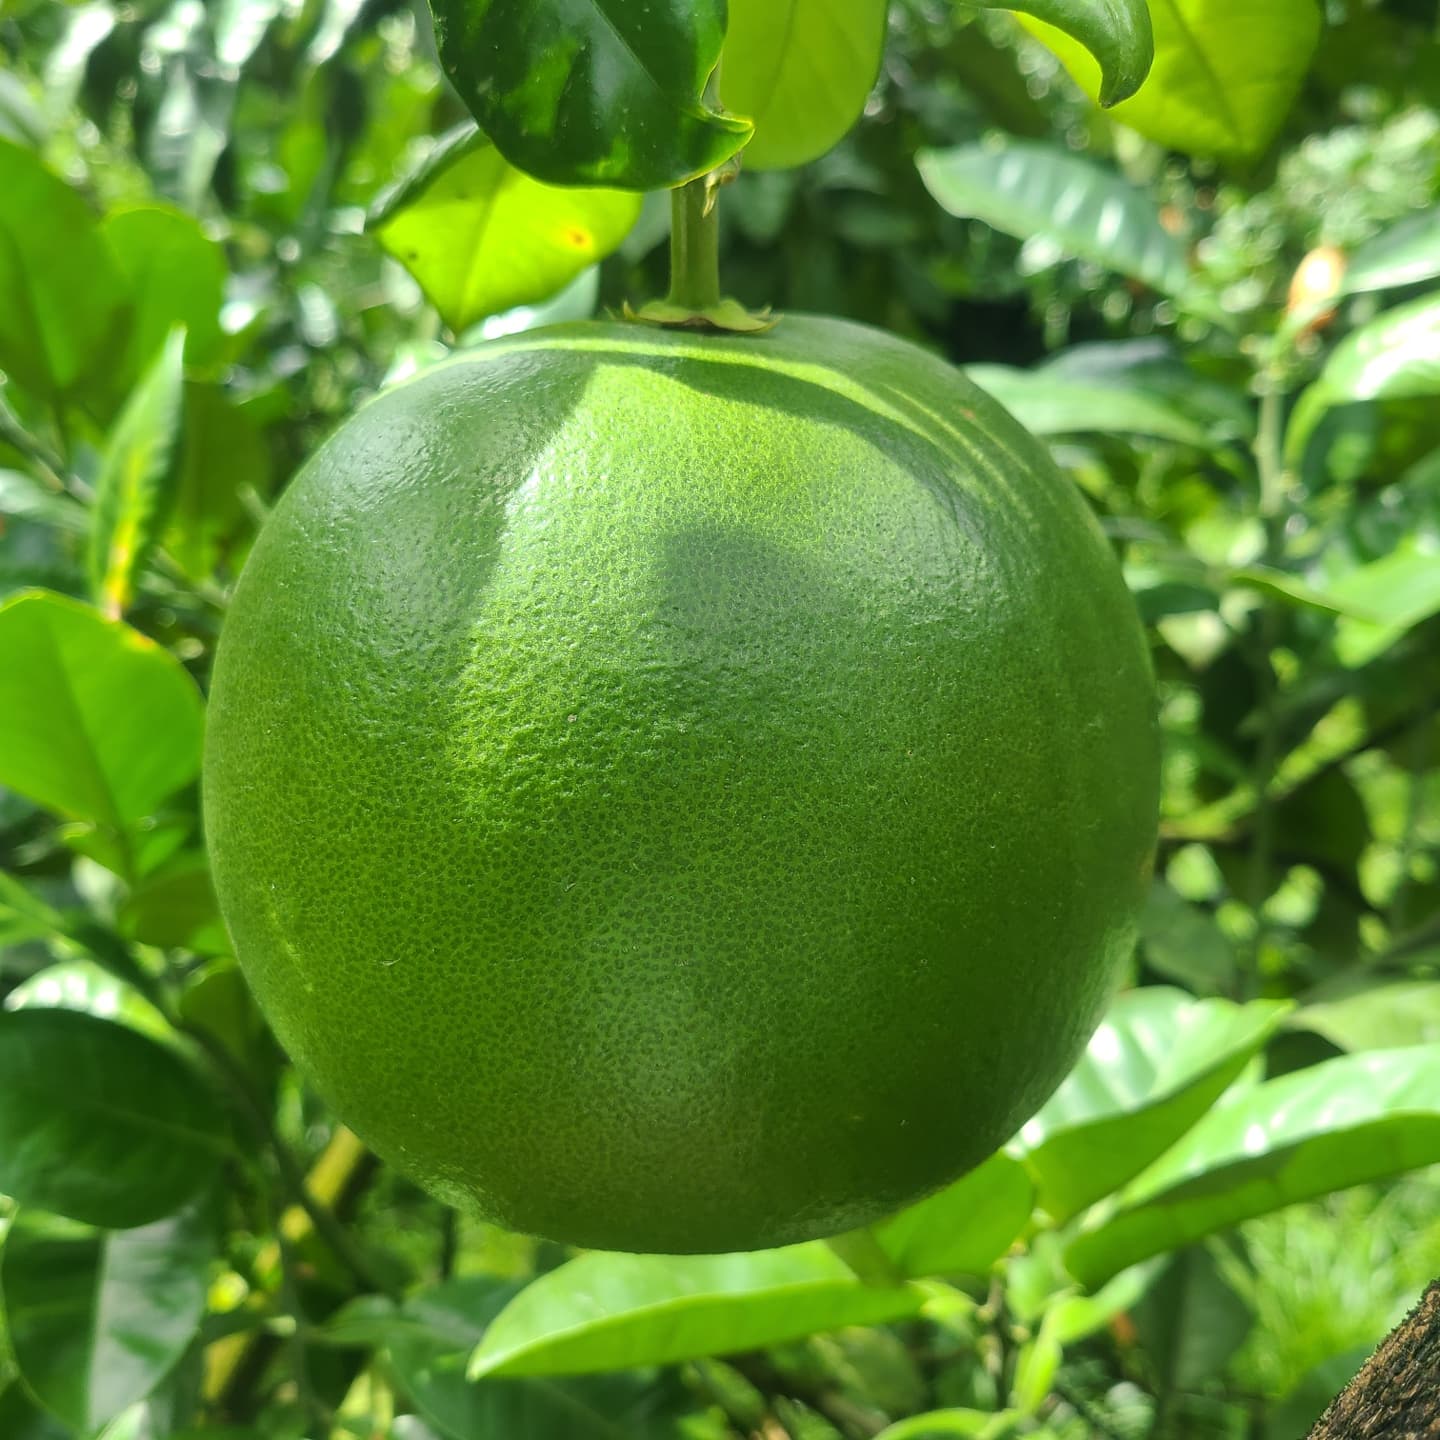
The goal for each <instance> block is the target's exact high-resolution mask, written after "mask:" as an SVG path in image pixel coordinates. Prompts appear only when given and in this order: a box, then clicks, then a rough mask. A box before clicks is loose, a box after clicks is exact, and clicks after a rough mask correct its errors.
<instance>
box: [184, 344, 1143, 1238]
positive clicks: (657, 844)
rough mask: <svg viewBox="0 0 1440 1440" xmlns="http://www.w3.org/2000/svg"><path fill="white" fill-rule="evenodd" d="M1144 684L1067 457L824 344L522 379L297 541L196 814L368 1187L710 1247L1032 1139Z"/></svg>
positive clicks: (546, 355)
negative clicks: (388, 1183)
mask: <svg viewBox="0 0 1440 1440" xmlns="http://www.w3.org/2000/svg"><path fill="white" fill-rule="evenodd" d="M1156 791H1157V739H1156V730H1155V724H1154V716H1153V696H1152V684H1151V676H1150V671H1149V665H1148V657H1147V653H1146V647H1145V642H1144V638H1143V635H1142V632H1141V630H1140V626H1139V623H1138V621H1137V619H1136V615H1135V612H1134V609H1133V607H1132V604H1131V601H1130V597H1129V595H1128V594H1127V592H1126V589H1125V586H1124V584H1123V582H1122V579H1121V576H1120V573H1119V570H1118V567H1117V566H1116V564H1115V561H1114V559H1113V557H1112V555H1111V554H1110V552H1109V550H1108V547H1107V546H1106V543H1105V541H1104V539H1103V538H1102V536H1101V534H1100V531H1099V529H1098V527H1097V526H1096V524H1095V523H1094V521H1093V519H1092V518H1091V516H1090V515H1089V513H1088V511H1087V509H1086V507H1085V505H1084V503H1083V501H1082V500H1081V499H1080V497H1079V496H1078V494H1077V493H1076V492H1075V491H1074V489H1073V488H1072V486H1071V485H1070V484H1069V483H1068V482H1067V481H1066V480H1065V479H1064V478H1063V477H1062V476H1061V475H1060V473H1059V472H1058V471H1057V470H1056V468H1055V466H1054V465H1053V464H1052V462H1051V461H1050V459H1049V458H1048V456H1047V455H1046V454H1045V452H1044V451H1043V450H1042V449H1041V447H1040V445H1039V444H1038V443H1037V442H1036V441H1035V440H1034V439H1033V438H1032V437H1031V436H1029V435H1028V434H1026V433H1025V431H1023V430H1022V429H1021V428H1020V426H1019V425H1017V424H1016V422H1015V421H1014V420H1013V419H1011V418H1010V416H1009V415H1007V414H1006V413H1005V412H1004V411H1003V410H1002V409H1001V408H1000V407H999V406H998V405H997V404H996V403H995V402H994V401H993V400H991V399H989V398H988V397H987V396H986V395H984V394H983V393H981V392H980V391H979V390H977V389H976V388H975V387H974V386H972V385H971V384H969V383H968V382H967V381H966V380H965V379H964V378H963V377H961V376H960V375H958V374H957V373H956V372H955V371H954V370H952V369H950V368H949V367H948V366H946V365H944V364H942V363H941V362H939V361H937V360H935V359H932V358H930V357H929V356H927V355H925V354H923V353H922V352H921V351H919V350H917V349H915V348H914V347H912V346H910V345H907V344H904V343H902V342H900V341H897V340H894V339H891V338H888V337H886V336H884V335H881V334H879V333H876V332H873V331H870V330H866V329H862V328H859V327H857V326H853V325H848V324H842V323H840V322H836V321H828V320H815V319H801V318H797V317H793V316H792V317H790V318H787V319H785V320H784V321H783V322H782V323H781V324H780V325H779V327H778V328H777V329H775V330H774V331H773V332H771V333H769V334H766V335H763V336H758V337H755V336H750V337H743V338H720V337H714V336H705V335H694V334H682V333H677V332H665V331H658V330H651V329H644V328H641V327H637V326H627V325H618V324H617V325H601V324H591V325H577V326H569V327H564V328H560V329H554V330H548V331H542V332H538V333H535V334H531V335H525V336H520V337H517V338H515V339H512V340H506V341H502V342H498V343H495V344H492V345H489V346H486V347H484V348H482V349H480V350H478V351H475V352H473V353H470V354H467V355H464V356H461V357H458V358H456V359H455V360H453V361H451V362H447V363H445V364H443V365H441V366H439V367H437V368H435V369H433V370H430V371H427V372H426V373H424V374H422V375H421V376H419V377H418V378H417V379H415V380H413V381H411V382H409V383H407V384H405V385H403V386H401V387H399V388H397V389H394V390H391V391H390V392H388V393H387V394H384V395H382V396H381V397H380V398H379V399H377V400H375V401H374V402H372V403H371V404H369V405H368V406H366V407H365V408H364V409H363V410H362V411H361V412H360V413H359V414H357V415H356V416H355V417H354V419H352V420H350V421H349V422H348V423H347V424H345V425H344V426H342V427H341V428H340V430H339V431H338V432H337V433H336V434H335V435H334V436H333V437H332V438H331V439H330V440H329V441H328V442H327V443H326V444H325V445H324V446H322V447H321V449H320V450H319V452H318V453H317V454H316V455H315V457H314V458H313V459H312V460H311V461H310V463H309V464H308V465H307V466H306V467H305V468H304V470H303V471H302V472H301V473H300V475H299V476H298V478H297V479H296V481H295V482H294V484H293V485H292V486H291V487H290V489H289V491H288V493H287V494H286V495H285V497H284V499H283V500H282V501H281V503H280V505H279V506H278V507H277V509H276V511H275V514H274V516H273V517H272V518H271V520H270V521H269V523H268V524H267V525H266V527H265V529H264V532H263V533H262V535H261V537H260V539H259V541H258V542H257V544H256V546H255V549H254V551H253V553H252V555H251V558H250V561H249V563H248V565H247V566H246V569H245V573H244V576H243V578H242V580H241V582H240V585H239V587H238V589H237V591H236V594H235V598H234V604H233V606H232V608H231V611H230V614H229V618H228V621H227V623H226V627H225V633H224V638H223V640H222V643H221V645H220V650H219V655H218V658H217V661H216V668H215V677H214V694H213V705H212V710H211V719H210V727H209V735H208V742H207V757H206V771H205V803H206V813H207V823H208V829H209V837H210V844H211V848H212V851H213V856H214V865H215V875H216V881H217V885H218V888H219V894H220V898H221V902H222V905H223V908H224V913H225V916H226V919H227V921H228V922H229V926H230V929H231V933H232V935H233V938H234V941H235V945H236V947H237V950H238V953H239V957H240V959H241V962H242V963H243V965H244V968H245V971H246V974H247V975H248V977H249V979H250V982H251V984H252V985H253V987H254V990H255V992H256V994H257V996H258V997H259V1000H260V1003H261V1005H262V1006H263V1008H264V1009H265V1011H266V1013H267V1014H268V1015H269V1017H270V1019H271V1021H272V1022H273V1024H274V1027H275V1030H276V1032H277V1034H278V1035H279V1037H280V1039H281V1041H282V1042H283V1043H284V1045H285V1046H286V1047H287V1049H288V1050H289V1052H290V1054H291V1055H292V1057H293V1058H294V1060H295V1062H296V1064H297V1065H298V1066H299V1067H300V1068H301V1070H302V1071H303V1072H304V1073H305V1074H307V1075H308V1076H309V1077H310V1078H311V1079H312V1080H313V1081H314V1083H315V1084H316V1085H317V1086H318V1088H319V1089H320V1090H321V1092H322V1093H323V1094H324V1095H325V1096H326V1097H327V1098H328V1099H329V1100H330V1102H331V1103H332V1104H333V1105H334V1107H335V1109H336V1111H337V1112H338V1113H339V1115H340V1116H341V1118H343V1119H344V1120H345V1121H346V1122H347V1123H348V1124H350V1125H351V1126H353V1127H354V1128H355V1130H357V1131H358V1132H359V1134H360V1135H361V1136H362V1137H363V1138H364V1139H365V1140H366V1141H367V1142H369V1143H370V1144H371V1145H373V1146H374V1147H375V1148H376V1150H378V1151H379V1153H380V1154H381V1155H382V1156H385V1157H387V1158H388V1159H390V1160H391V1161H393V1162H394V1163H395V1164H396V1165H397V1166H399V1167H400V1168H402V1169H403V1170H405V1171H407V1172H409V1173H410V1174H412V1175H413V1176H415V1177H416V1178H417V1179H418V1180H420V1181H421V1182H422V1183H424V1184H425V1185H426V1186H428V1187H429V1188H430V1189H431V1190H432V1191H433V1192H434V1193H435V1194H437V1195H439V1196H441V1197H443V1198H444V1199H446V1200H450V1201H453V1202H455V1203H457V1204H465V1205H468V1206H469V1207H470V1208H472V1209H474V1210H477V1211H478V1212H479V1213H480V1214H483V1215H485V1216H487V1217H489V1218H491V1219H493V1220H495V1221H498V1222H500V1223H502V1224H504V1225H507V1226H510V1227H512V1228H515V1229H519V1230H525V1231H530V1232H534V1233H539V1234H542V1235H547V1236H551V1237H553V1238H555V1239H558V1240H564V1241H570V1242H574V1243H577V1244H582V1245H588V1246H599V1247H606V1248H614V1249H636V1250H654V1251H670V1252H682V1251H721V1250H732V1249H745V1248H753V1247H763V1246H772V1245H781V1244H784V1243H787V1242H790V1241H796V1240H801V1239H804V1238H808V1237H812V1236H816V1235H823V1234H827V1233H833V1232H837V1231H841V1230H845V1229H848V1228H850V1227H852V1226H856V1225H860V1224H862V1223H865V1222H868V1221H870V1220H873V1219H875V1218H877V1217H878V1216H880V1215H883V1214H885V1213H886V1212H888V1211H890V1210H893V1209H895V1208H896V1207H898V1206H901V1205H903V1204H905V1203H906V1202H908V1201H911V1200H914V1199H916V1198H918V1197H919V1196H921V1195H923V1194H925V1193H926V1192H927V1191H930V1190H933V1189H935V1188H936V1187H938V1186H940V1185H942V1184H944V1183H945V1182H947V1181H949V1180H950V1179H952V1178H953V1177H955V1176H956V1175H958V1174H960V1173H962V1172H963V1171H965V1170H966V1169H968V1168H970V1167H971V1166H973V1165H975V1164H976V1163H978V1162H979V1161H980V1160H981V1159H983V1158H984V1157H985V1156H987V1155H988V1154H990V1153H991V1152H992V1151H993V1150H994V1149H995V1148H996V1146H997V1145H999V1144H1001V1143H1002V1142H1004V1141H1005V1140H1006V1139H1008V1138H1009V1136H1010V1135H1011V1134H1012V1133H1013V1132H1014V1130H1015V1129H1016V1127H1017V1126H1018V1125H1019V1124H1020V1123H1021V1122H1022V1121H1023V1120H1025V1119H1026V1118H1027V1116H1029V1115H1030V1114H1031V1113H1032V1112H1033V1111H1034V1110H1035V1109H1036V1108H1037V1107H1038V1106H1039V1105H1040V1104H1041V1102H1043V1101H1044V1099H1045V1098H1046V1096H1047V1095H1048V1094H1049V1093H1050V1091H1051V1090H1052V1089H1053V1087H1054V1086H1055V1085H1056V1084H1057V1083H1058V1082H1059V1080H1060V1079H1061V1078H1062V1077H1063V1076H1064V1074H1065V1072H1066V1071H1067V1069H1068V1068H1069V1067H1070V1065H1071V1064H1072V1062H1073V1061H1074V1060H1075V1058H1076V1056H1077V1055H1078V1053H1079V1051H1080V1049H1081V1048H1082V1046H1083V1045H1084V1042H1085V1040H1086V1038H1087V1036H1088V1035H1089V1034H1090V1032H1091V1030H1092V1029H1093V1027H1094V1025H1095V1023H1096V1021H1097V1019H1098V1017H1099V1014H1100V1012H1101V1009H1102V1007H1103V1006H1104V1004H1105V1002H1106V1000H1107V998H1108V993H1109V990H1110V987H1111V985H1112V981H1113V978H1114V975H1115V971H1116V967H1117V966H1118V965H1119V964H1120V963H1121V962H1122V961H1123V960H1124V958H1125V956H1126V953H1127V951H1128V949H1129V947H1130V945H1131V942H1132V927H1133V922H1134V919H1135V915H1136V911H1137V908H1138V906H1139V904H1140V901H1141V897H1142V895H1143V894H1144V892H1145V888H1146V883H1147V872H1148V867H1149V858H1150V851H1151V846H1152V843H1153V840H1154V833H1155V822H1156Z"/></svg>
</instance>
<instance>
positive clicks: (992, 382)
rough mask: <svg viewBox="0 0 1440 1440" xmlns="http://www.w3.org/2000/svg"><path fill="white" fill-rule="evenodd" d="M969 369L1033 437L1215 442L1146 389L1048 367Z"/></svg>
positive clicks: (984, 366)
mask: <svg viewBox="0 0 1440 1440" xmlns="http://www.w3.org/2000/svg"><path fill="white" fill-rule="evenodd" d="M965 373H966V374H967V375H968V376H969V377H970V378H971V379H972V380H973V381H974V382H975V383H976V384H977V385H978V386H979V387H980V388H981V389H982V390H986V391H988V392H989V393H990V394H991V395H993V396H994V397H995V398H996V399H997V400H998V401H999V402H1000V403H1001V404H1002V405H1003V406H1004V407H1005V408H1006V409H1007V410H1008V411H1009V412H1010V413H1011V414H1012V415H1013V416H1014V417H1015V418H1016V419H1017V420H1018V421H1019V422H1020V423H1021V424H1022V425H1023V426H1024V427H1025V428H1026V429H1027V430H1028V431H1030V433H1031V434H1032V435H1070V434H1077V433H1084V432H1091V431H1098V432H1110V433H1115V432H1119V433H1127V434H1131V435H1151V436H1154V437H1155V438H1156V439H1159V440H1175V441H1178V442H1179V443H1180V444H1182V445H1194V446H1198V447H1200V448H1202V449H1203V448H1206V447H1208V446H1209V444H1210V436H1209V434H1208V433H1207V431H1206V430H1205V427H1204V426H1203V425H1199V424H1197V423H1196V422H1195V421H1194V420H1192V419H1190V417H1189V416H1187V415H1183V414H1181V412H1180V411H1179V410H1177V409H1175V408H1174V407H1173V406H1171V405H1169V404H1167V403H1166V402H1165V401H1164V400H1162V399H1160V398H1159V397H1158V396H1155V395H1147V394H1146V393H1145V392H1144V391H1143V390H1125V389H1122V388H1121V387H1119V386H1117V385H1097V384H1091V383H1087V382H1086V381H1084V380H1073V379H1071V378H1069V377H1068V376H1065V375H1057V374H1054V373H1053V372H1051V371H1050V370H1049V369H1047V368H1041V369H1038V370H1018V369H1015V368H1014V367H1013V366H1010V365H967V366H966V367H965Z"/></svg>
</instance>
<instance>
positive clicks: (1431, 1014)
mask: <svg viewBox="0 0 1440 1440" xmlns="http://www.w3.org/2000/svg"><path fill="white" fill-rule="evenodd" d="M1290 1025H1291V1028H1293V1029H1296V1030H1311V1031H1314V1033H1315V1034H1316V1035H1323V1036H1324V1037H1325V1039H1327V1040H1328V1041H1329V1042H1330V1043H1331V1044H1332V1045H1335V1046H1338V1047H1339V1048H1340V1049H1341V1050H1395V1049H1400V1048H1403V1047H1405V1046H1409V1045H1433V1044H1436V1043H1437V1042H1440V981H1436V980H1381V981H1372V982H1370V983H1369V984H1367V985H1365V987H1364V988H1363V989H1358V990H1353V991H1352V993H1350V994H1346V995H1341V996H1337V997H1336V998H1334V999H1327V1000H1312V1001H1311V1002H1310V1003H1309V1004H1308V1005H1305V1006H1302V1007H1301V1008H1300V1009H1299V1010H1297V1011H1296V1012H1295V1013H1294V1014H1293V1015H1292V1016H1291V1017H1290Z"/></svg>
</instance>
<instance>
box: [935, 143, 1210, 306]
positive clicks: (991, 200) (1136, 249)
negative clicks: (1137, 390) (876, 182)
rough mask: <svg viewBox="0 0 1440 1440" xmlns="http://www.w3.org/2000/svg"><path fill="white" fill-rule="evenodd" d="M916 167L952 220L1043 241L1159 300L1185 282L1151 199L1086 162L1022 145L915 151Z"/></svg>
mask: <svg viewBox="0 0 1440 1440" xmlns="http://www.w3.org/2000/svg"><path fill="white" fill-rule="evenodd" d="M915 159H916V164H917V165H918V166H919V167H920V178H921V179H922V180H923V181H924V182H925V187H926V189H928V190H929V191H930V193H931V195H933V196H934V197H935V199H936V201H937V202H938V203H939V204H940V206H941V207H942V208H943V209H944V210H946V211H948V212H949V213H950V214H951V215H958V216H963V217H973V218H974V219H977V220H983V221H985V223H986V224H987V225H993V226H994V227H995V228H996V229H997V230H1003V231H1005V233H1006V234H1008V235H1015V236H1018V237H1019V238H1020V239H1022V240H1025V239H1029V238H1030V237H1031V236H1034V235H1045V236H1047V237H1049V238H1050V239H1051V240H1053V242H1054V243H1055V244H1056V245H1057V246H1059V247H1060V248H1061V249H1063V250H1065V251H1067V252H1069V253H1070V254H1072V255H1078V256H1080V257H1081V258H1082V259H1086V260H1093V261H1094V262H1095V263H1096V264H1098V265H1104V266H1106V267H1107V268H1108V269H1111V270H1116V271H1119V273H1120V274H1122V275H1129V276H1130V277H1132V278H1133V279H1136V280H1140V281H1142V282H1143V283H1145V284H1146V285H1149V286H1150V287H1151V288H1152V289H1155V290H1158V291H1160V292H1161V293H1162V294H1165V295H1178V294H1179V293H1181V292H1182V291H1183V290H1184V289H1185V288H1186V286H1187V284H1188V282H1189V273H1188V270H1187V268H1186V262H1185V252H1184V251H1183V250H1182V249H1181V248H1180V244H1179V242H1178V241H1177V240H1176V239H1175V237H1174V236H1173V235H1171V234H1170V233H1169V232H1168V231H1167V230H1166V229H1165V227H1164V226H1163V225H1162V224H1161V223H1160V216H1159V213H1158V212H1157V211H1156V209H1155V205H1154V202H1153V201H1152V200H1151V199H1150V197H1149V196H1148V195H1146V194H1145V193H1144V192H1143V191H1141V190H1137V189H1136V188H1135V187H1134V186H1133V185H1131V184H1130V183H1129V182H1128V181H1127V180H1125V179H1123V178H1122V177H1121V176H1119V175H1117V174H1115V173H1113V172H1112V171H1109V170H1104V169H1102V168H1101V167H1100V166H1099V165H1097V164H1095V163H1094V162H1093V161H1091V160H1086V159H1082V158H1081V157H1080V156H1078V155H1069V154H1066V153H1065V152H1064V151H1062V150H1059V149H1057V148H1055V147H1054V146H1052V145H1044V144H1037V143H1033V142H1031V141H1025V140H1012V141H1010V142H1009V143H1008V144H1005V145H1002V146H993V145H960V146H957V147H956V148H955V149H953V150H921V151H920V152H919V153H918V154H917V155H916V157H915Z"/></svg>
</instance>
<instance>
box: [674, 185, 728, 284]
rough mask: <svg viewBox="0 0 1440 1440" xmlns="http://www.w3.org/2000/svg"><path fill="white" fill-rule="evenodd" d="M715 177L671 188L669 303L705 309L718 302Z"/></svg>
mask: <svg viewBox="0 0 1440 1440" xmlns="http://www.w3.org/2000/svg"><path fill="white" fill-rule="evenodd" d="M715 191H716V185H715V178H714V176H713V175H702V176H700V178H699V179H698V180H692V181H690V183H689V184H688V185H681V186H679V187H677V188H676V189H674V190H672V191H671V192H670V294H669V295H668V296H667V297H666V298H667V300H668V301H669V303H670V304H672V305H678V306H680V307H682V308H684V309H686V310H695V311H704V310H709V309H712V308H713V307H714V306H716V305H718V304H719V303H720V212H719V208H718V206H717V205H716V204H715Z"/></svg>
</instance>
